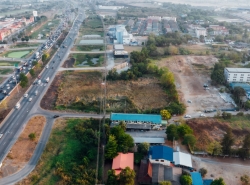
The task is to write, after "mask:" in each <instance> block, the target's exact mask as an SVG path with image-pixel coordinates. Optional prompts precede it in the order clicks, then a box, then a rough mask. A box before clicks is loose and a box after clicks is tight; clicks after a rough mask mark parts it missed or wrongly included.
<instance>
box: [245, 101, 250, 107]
mask: <svg viewBox="0 0 250 185" xmlns="http://www.w3.org/2000/svg"><path fill="white" fill-rule="evenodd" d="M245 108H246V109H250V100H247V101H246V102H245Z"/></svg>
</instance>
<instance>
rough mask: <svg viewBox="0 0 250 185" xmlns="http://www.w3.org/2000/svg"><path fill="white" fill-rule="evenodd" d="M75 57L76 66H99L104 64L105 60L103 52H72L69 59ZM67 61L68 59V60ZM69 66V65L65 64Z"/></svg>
mask: <svg viewBox="0 0 250 185" xmlns="http://www.w3.org/2000/svg"><path fill="white" fill-rule="evenodd" d="M71 58H74V59H75V61H74V64H73V66H75V67H86V66H93V67H97V66H100V65H102V63H103V61H104V55H103V54H80V53H78V54H70V55H69V59H71ZM66 62H67V61H66ZM63 66H67V65H65V64H64V65H63Z"/></svg>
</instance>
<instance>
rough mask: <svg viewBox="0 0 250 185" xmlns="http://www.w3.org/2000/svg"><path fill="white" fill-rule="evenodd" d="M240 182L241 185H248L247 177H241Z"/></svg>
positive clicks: (249, 180) (249, 181)
mask: <svg viewBox="0 0 250 185" xmlns="http://www.w3.org/2000/svg"><path fill="white" fill-rule="evenodd" d="M240 181H241V182H242V185H249V183H250V179H249V176H248V175H243V176H241V177H240Z"/></svg>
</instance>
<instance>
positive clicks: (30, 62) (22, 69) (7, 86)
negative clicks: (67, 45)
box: [0, 9, 71, 102]
mask: <svg viewBox="0 0 250 185" xmlns="http://www.w3.org/2000/svg"><path fill="white" fill-rule="evenodd" d="M70 13H71V11H70V10H69V9H67V10H66V11H65V14H64V15H65V16H64V17H63V18H62V19H61V22H60V24H59V26H58V27H57V29H56V30H55V31H54V32H53V33H52V34H51V35H50V36H49V37H48V39H47V40H46V42H45V43H43V44H42V45H41V46H40V47H38V49H37V50H36V52H34V53H33V54H32V55H31V56H30V57H29V58H28V59H26V60H25V61H24V62H22V65H21V66H17V67H16V68H15V69H14V72H13V75H12V76H11V77H10V78H9V79H8V80H7V81H5V83H3V84H2V85H0V102H1V101H2V100H3V99H4V98H5V97H6V96H10V93H11V92H12V90H13V89H14V88H15V86H16V85H17V84H18V83H19V82H20V73H24V74H25V75H26V74H27V73H29V71H30V70H31V69H32V68H33V67H34V66H35V64H36V62H37V61H38V60H40V59H41V57H42V55H43V53H44V52H46V51H47V50H49V49H50V48H51V47H52V46H53V45H54V44H55V43H56V40H57V39H58V38H59V37H60V35H61V33H62V30H63V28H64V25H65V23H66V21H67V20H68V17H69V16H70Z"/></svg>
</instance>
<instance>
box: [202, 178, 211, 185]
mask: <svg viewBox="0 0 250 185" xmlns="http://www.w3.org/2000/svg"><path fill="white" fill-rule="evenodd" d="M212 182H213V179H203V185H211V183H212Z"/></svg>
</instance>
